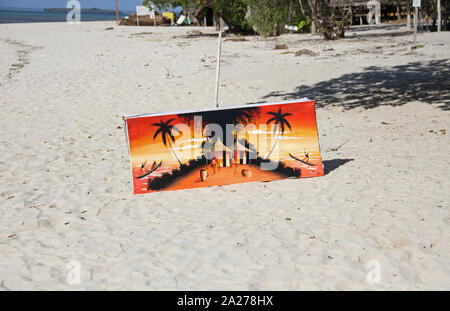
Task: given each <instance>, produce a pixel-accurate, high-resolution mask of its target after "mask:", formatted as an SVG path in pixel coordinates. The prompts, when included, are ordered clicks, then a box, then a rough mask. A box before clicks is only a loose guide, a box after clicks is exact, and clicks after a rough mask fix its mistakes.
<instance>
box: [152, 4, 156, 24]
mask: <svg viewBox="0 0 450 311" xmlns="http://www.w3.org/2000/svg"><path fill="white" fill-rule="evenodd" d="M152 8H153V26H154V27H156V7H155V6H154V5H152Z"/></svg>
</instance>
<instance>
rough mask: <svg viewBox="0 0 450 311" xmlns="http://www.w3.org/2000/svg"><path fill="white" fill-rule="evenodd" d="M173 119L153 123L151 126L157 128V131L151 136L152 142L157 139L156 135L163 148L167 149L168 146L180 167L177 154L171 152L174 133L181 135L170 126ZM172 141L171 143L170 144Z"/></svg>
mask: <svg viewBox="0 0 450 311" xmlns="http://www.w3.org/2000/svg"><path fill="white" fill-rule="evenodd" d="M173 120H175V119H169V120H167V121H166V122H164V121H162V120H160V121H159V123H153V124H152V126H156V127H158V129H157V130H156V132H155V135H153V140H155V139H156V137H158V135H160V136H161V138H162V141H163V144H164V146H166V147H167V144H169V147H170V150H172V153H173V155H174V156H175V158H176V159H177V161H178V163H180V165H181V161H180V159H178V157H177V154H176V153H175V151H174V150H173V146H172V143H175V136H174V132H177V133H181V131H180V130H179V129H178V128H177V127H176V126H174V125H172V124H170V122H172V121H173ZM170 141H172V142H170Z"/></svg>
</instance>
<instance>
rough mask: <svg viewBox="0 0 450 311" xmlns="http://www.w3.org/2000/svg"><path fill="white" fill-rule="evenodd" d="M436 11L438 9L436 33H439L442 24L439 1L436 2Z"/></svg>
mask: <svg viewBox="0 0 450 311" xmlns="http://www.w3.org/2000/svg"><path fill="white" fill-rule="evenodd" d="M437 9H438V24H437V31H438V32H441V23H442V17H441V0H437Z"/></svg>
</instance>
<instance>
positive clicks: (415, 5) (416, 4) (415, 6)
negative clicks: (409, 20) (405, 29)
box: [413, 1, 420, 47]
mask: <svg viewBox="0 0 450 311" xmlns="http://www.w3.org/2000/svg"><path fill="white" fill-rule="evenodd" d="M413 5H414V44H413V47H415V46H416V44H417V15H419V6H420V1H414V3H413Z"/></svg>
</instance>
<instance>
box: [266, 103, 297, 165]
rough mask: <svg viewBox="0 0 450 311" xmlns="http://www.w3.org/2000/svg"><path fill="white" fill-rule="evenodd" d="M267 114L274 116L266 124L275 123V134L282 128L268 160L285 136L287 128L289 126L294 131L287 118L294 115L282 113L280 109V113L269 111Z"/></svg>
mask: <svg viewBox="0 0 450 311" xmlns="http://www.w3.org/2000/svg"><path fill="white" fill-rule="evenodd" d="M267 114H269V115H272V116H273V117H272V118H270V119H269V120H267V122H266V123H267V124H270V123H272V122H274V124H275V126H274V128H273V133H274V134H275V133H276V132H277V131H278V127H280V131H278V136H277V140H276V141H275V144H274V145H273V147H272V150H270V152H269V154H268V155H267V157H266V160H267V159H268V158H269V157H270V155H271V154H272V152H273V150H274V149H275V146H276V145H277V143H278V140H279V139H280V136H282V135H283V134H284V131H285V126H287V127H288V128H289V129H290V130H291V131H292V128H291V125H290V124H289V122H288V120H286V117H287V116H292V113H282V112H281V108H280V109H279V110H278V112H272V111H269V112H268V113H267Z"/></svg>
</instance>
